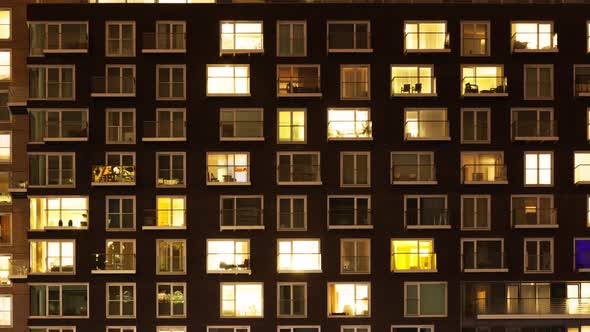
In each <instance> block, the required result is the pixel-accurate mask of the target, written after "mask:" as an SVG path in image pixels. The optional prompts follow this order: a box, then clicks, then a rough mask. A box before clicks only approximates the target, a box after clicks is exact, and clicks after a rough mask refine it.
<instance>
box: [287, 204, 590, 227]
mask: <svg viewBox="0 0 590 332" xmlns="http://www.w3.org/2000/svg"><path fill="white" fill-rule="evenodd" d="M283 199H285V200H289V203H290V204H289V205H290V208H291V212H290V219H291V225H293V214H294V213H295V212H294V211H293V200H295V199H302V200H303V228H301V229H298V228H282V227H281V226H280V225H281V223H280V218H281V213H282V212H281V200H283ZM589 220H590V219H589ZM589 224H590V223H589ZM306 230H307V195H277V231H278V232H297V231H306Z"/></svg>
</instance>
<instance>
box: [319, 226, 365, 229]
mask: <svg viewBox="0 0 590 332" xmlns="http://www.w3.org/2000/svg"><path fill="white" fill-rule="evenodd" d="M328 229H373V225H341V226H338V225H328Z"/></svg>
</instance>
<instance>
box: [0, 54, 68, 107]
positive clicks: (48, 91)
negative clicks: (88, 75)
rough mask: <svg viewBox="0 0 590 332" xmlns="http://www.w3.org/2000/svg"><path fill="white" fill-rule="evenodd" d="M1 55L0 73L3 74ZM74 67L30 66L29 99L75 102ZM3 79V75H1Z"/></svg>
mask: <svg viewBox="0 0 590 332" xmlns="http://www.w3.org/2000/svg"><path fill="white" fill-rule="evenodd" d="M1 62H2V61H1V54H0V73H1V70H2V69H1V68H2V65H1ZM75 76H76V69H75V67H74V65H35V66H29V95H28V98H29V99H38V100H73V99H74V98H75V94H76V86H75V84H74V78H75ZM0 77H1V74H0Z"/></svg>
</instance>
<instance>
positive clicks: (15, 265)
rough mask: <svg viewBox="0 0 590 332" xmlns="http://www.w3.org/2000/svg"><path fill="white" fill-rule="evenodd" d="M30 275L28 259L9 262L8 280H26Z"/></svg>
mask: <svg viewBox="0 0 590 332" xmlns="http://www.w3.org/2000/svg"><path fill="white" fill-rule="evenodd" d="M28 275H29V261H28V260H26V259H10V260H8V278H9V279H26V278H27V276H28Z"/></svg>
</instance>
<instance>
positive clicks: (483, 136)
mask: <svg viewBox="0 0 590 332" xmlns="http://www.w3.org/2000/svg"><path fill="white" fill-rule="evenodd" d="M490 133H491V121H490V109H489V108H464V109H461V143H464V144H478V143H490V140H491V139H490Z"/></svg>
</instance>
